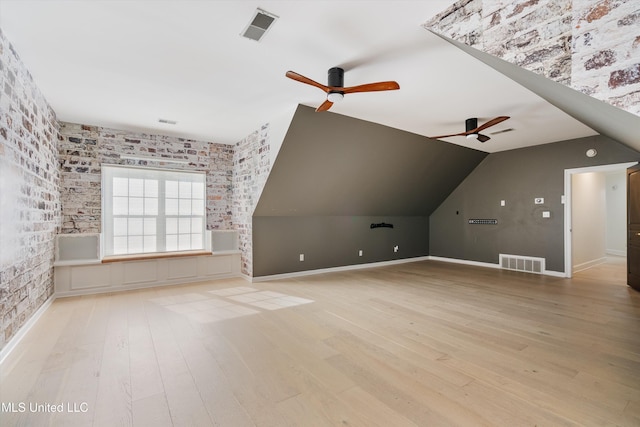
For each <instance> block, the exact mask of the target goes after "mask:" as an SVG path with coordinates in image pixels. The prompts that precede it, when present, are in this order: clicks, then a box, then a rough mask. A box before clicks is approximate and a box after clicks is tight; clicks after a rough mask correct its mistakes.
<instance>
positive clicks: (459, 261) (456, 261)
mask: <svg viewBox="0 0 640 427" xmlns="http://www.w3.org/2000/svg"><path fill="white" fill-rule="evenodd" d="M429 259H430V260H433V261H442V262H450V263H453V264H465V265H473V266H476V267H487V268H497V269H500V268H501V267H500V264H493V263H490V262H479V261H469V260H466V259H457V258H444V257H439V256H430V257H429ZM542 274H543V275H545V276H553V277H567V276H566V274H564V272H562V271H553V270H545V271H544V272H543V273H542Z"/></svg>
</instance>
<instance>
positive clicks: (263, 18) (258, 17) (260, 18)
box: [241, 9, 278, 41]
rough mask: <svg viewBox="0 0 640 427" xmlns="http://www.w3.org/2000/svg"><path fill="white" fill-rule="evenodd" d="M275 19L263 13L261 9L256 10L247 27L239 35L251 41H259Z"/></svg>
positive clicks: (271, 15) (273, 16) (267, 13)
mask: <svg viewBox="0 0 640 427" xmlns="http://www.w3.org/2000/svg"><path fill="white" fill-rule="evenodd" d="M276 19H278V17H277V16H276V15H273V14H271V13H269V12H265V11H264V10H262V9H256V12H255V14H254V15H253V18H252V19H251V21H250V22H249V25H247V27H246V28H245V29H244V31H243V32H242V33H241V35H242V36H243V37H246V38H248V39H251V40H255V41H260V39H261V38H262V37H263V36H264V35H265V34H266V33H267V31H268V30H269V28H271V25H272V24H273V23H274V22H275V20H276Z"/></svg>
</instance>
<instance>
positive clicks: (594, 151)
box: [586, 148, 598, 157]
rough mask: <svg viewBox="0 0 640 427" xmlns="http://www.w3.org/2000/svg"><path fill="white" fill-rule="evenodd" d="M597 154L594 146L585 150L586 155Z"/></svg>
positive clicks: (593, 155)
mask: <svg viewBox="0 0 640 427" xmlns="http://www.w3.org/2000/svg"><path fill="white" fill-rule="evenodd" d="M597 154H598V152H597V151H596V149H595V148H589V149H588V150H587V152H586V155H587V157H595V156H596V155H597Z"/></svg>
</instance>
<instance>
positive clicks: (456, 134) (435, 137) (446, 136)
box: [429, 132, 467, 139]
mask: <svg viewBox="0 0 640 427" xmlns="http://www.w3.org/2000/svg"><path fill="white" fill-rule="evenodd" d="M466 134H467V133H466V132H462V133H452V134H451V135H439V136H430V137H429V138H431V139H440V138H449V137H450V136H465V135H466Z"/></svg>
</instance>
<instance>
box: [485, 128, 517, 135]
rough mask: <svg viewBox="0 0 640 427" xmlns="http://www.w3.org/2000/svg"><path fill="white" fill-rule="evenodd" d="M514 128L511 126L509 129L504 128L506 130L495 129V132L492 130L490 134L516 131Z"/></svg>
mask: <svg viewBox="0 0 640 427" xmlns="http://www.w3.org/2000/svg"><path fill="white" fill-rule="evenodd" d="M514 130H515V129H514V128H509V129H504V130H498V131H495V132H491V133H490V134H489V135H498V134H501V133H507V132H512V131H514Z"/></svg>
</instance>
